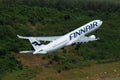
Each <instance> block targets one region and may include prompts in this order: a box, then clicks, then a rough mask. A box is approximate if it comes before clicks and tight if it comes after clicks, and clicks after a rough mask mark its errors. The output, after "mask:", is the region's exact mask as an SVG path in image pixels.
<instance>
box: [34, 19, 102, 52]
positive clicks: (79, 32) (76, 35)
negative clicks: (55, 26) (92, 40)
mask: <svg viewBox="0 0 120 80" xmlns="http://www.w3.org/2000/svg"><path fill="white" fill-rule="evenodd" d="M101 25H102V21H101V20H94V21H91V22H89V23H87V24H85V25H83V26H81V27H79V28H77V29H75V30H73V31H72V32H70V33H67V34H66V35H64V36H62V37H60V38H58V39H56V40H54V41H52V42H50V43H49V44H47V45H45V46H43V47H41V48H39V49H38V50H36V51H34V52H33V54H39V53H40V54H45V53H48V52H53V51H56V50H58V49H60V48H63V47H64V46H69V45H72V44H73V43H75V42H76V41H77V40H79V39H80V38H81V37H82V36H84V35H87V34H88V33H91V32H93V31H95V30H96V29H97V28H99V27H100V26H101Z"/></svg>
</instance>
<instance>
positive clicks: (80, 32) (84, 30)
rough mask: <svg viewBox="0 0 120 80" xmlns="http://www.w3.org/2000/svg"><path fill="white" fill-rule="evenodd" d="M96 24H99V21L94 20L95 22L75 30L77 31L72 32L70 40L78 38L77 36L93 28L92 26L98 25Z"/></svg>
mask: <svg viewBox="0 0 120 80" xmlns="http://www.w3.org/2000/svg"><path fill="white" fill-rule="evenodd" d="M96 26H98V23H97V22H93V23H91V24H89V25H86V26H85V27H83V28H82V29H79V30H78V31H75V32H73V33H71V34H70V35H69V38H70V40H72V39H73V38H76V37H77V36H79V35H81V34H83V33H85V32H87V31H89V30H91V29H92V28H94V27H96Z"/></svg>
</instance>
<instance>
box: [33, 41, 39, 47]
mask: <svg viewBox="0 0 120 80" xmlns="http://www.w3.org/2000/svg"><path fill="white" fill-rule="evenodd" d="M32 44H33V45H35V46H40V45H41V43H38V42H37V41H34V42H32Z"/></svg>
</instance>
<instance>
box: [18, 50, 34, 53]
mask: <svg viewBox="0 0 120 80" xmlns="http://www.w3.org/2000/svg"><path fill="white" fill-rule="evenodd" d="M33 52H34V50H28V51H20V52H19V53H31V54H32V53H33Z"/></svg>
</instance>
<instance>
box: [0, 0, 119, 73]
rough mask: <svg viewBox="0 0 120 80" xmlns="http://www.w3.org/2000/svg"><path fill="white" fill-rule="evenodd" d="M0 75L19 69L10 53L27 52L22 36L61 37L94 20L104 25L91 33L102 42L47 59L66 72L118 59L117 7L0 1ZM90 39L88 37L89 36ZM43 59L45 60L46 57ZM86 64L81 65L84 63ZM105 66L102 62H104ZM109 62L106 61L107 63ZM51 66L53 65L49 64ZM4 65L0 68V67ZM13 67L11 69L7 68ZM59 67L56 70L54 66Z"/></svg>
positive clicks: (73, 0) (59, 0) (72, 0)
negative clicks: (96, 62) (19, 37)
mask: <svg viewBox="0 0 120 80" xmlns="http://www.w3.org/2000/svg"><path fill="white" fill-rule="evenodd" d="M0 4H1V6H0V43H1V45H0V56H4V57H0V71H1V72H0V74H3V73H4V72H7V71H9V72H11V71H13V70H17V69H20V68H21V67H20V63H19V62H17V61H16V60H15V59H14V58H13V57H11V56H10V55H11V54H8V53H11V52H18V51H20V50H29V49H31V45H30V44H29V42H28V41H25V40H20V39H18V38H17V36H16V35H17V34H19V35H23V36H51V35H53V36H54V35H55V36H56V35H64V34H66V33H68V32H69V31H72V30H74V29H75V28H78V27H79V26H81V25H83V24H86V23H87V22H89V21H92V20H94V19H101V20H102V21H103V25H102V26H101V27H100V28H99V29H98V32H97V33H95V32H93V33H92V34H95V35H96V36H99V37H100V38H101V39H100V40H99V41H95V42H89V43H87V44H82V45H81V47H80V49H79V50H78V51H75V50H73V48H74V47H72V50H71V48H70V47H69V48H68V49H67V50H65V51H64V52H61V51H60V52H59V51H58V52H55V54H52V55H47V56H49V57H50V58H51V61H56V62H57V63H58V65H60V69H62V70H69V69H72V68H76V67H78V66H80V65H81V66H89V64H88V63H87V61H89V60H98V63H99V62H100V63H101V61H100V60H106V59H107V60H109V59H111V60H114V61H115V60H119V59H120V51H119V47H120V42H119V41H120V31H119V30H120V27H119V25H120V14H119V11H120V5H119V2H115V1H114V0H110V1H108V2H107V1H106V0H105V1H104V0H100V1H98V0H94V1H92V0H86V2H84V1H82V0H69V1H64V0H34V1H33V0H29V1H28V0H0ZM88 36H89V35H88ZM45 58H46V57H45ZM84 60H85V61H86V63H85V62H83V61H84ZM103 62H105V61H103ZM108 62H109V61H108ZM51 63H52V62H51ZM1 64H3V65H1ZM8 66H12V68H8ZM57 67H58V66H57Z"/></svg>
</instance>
